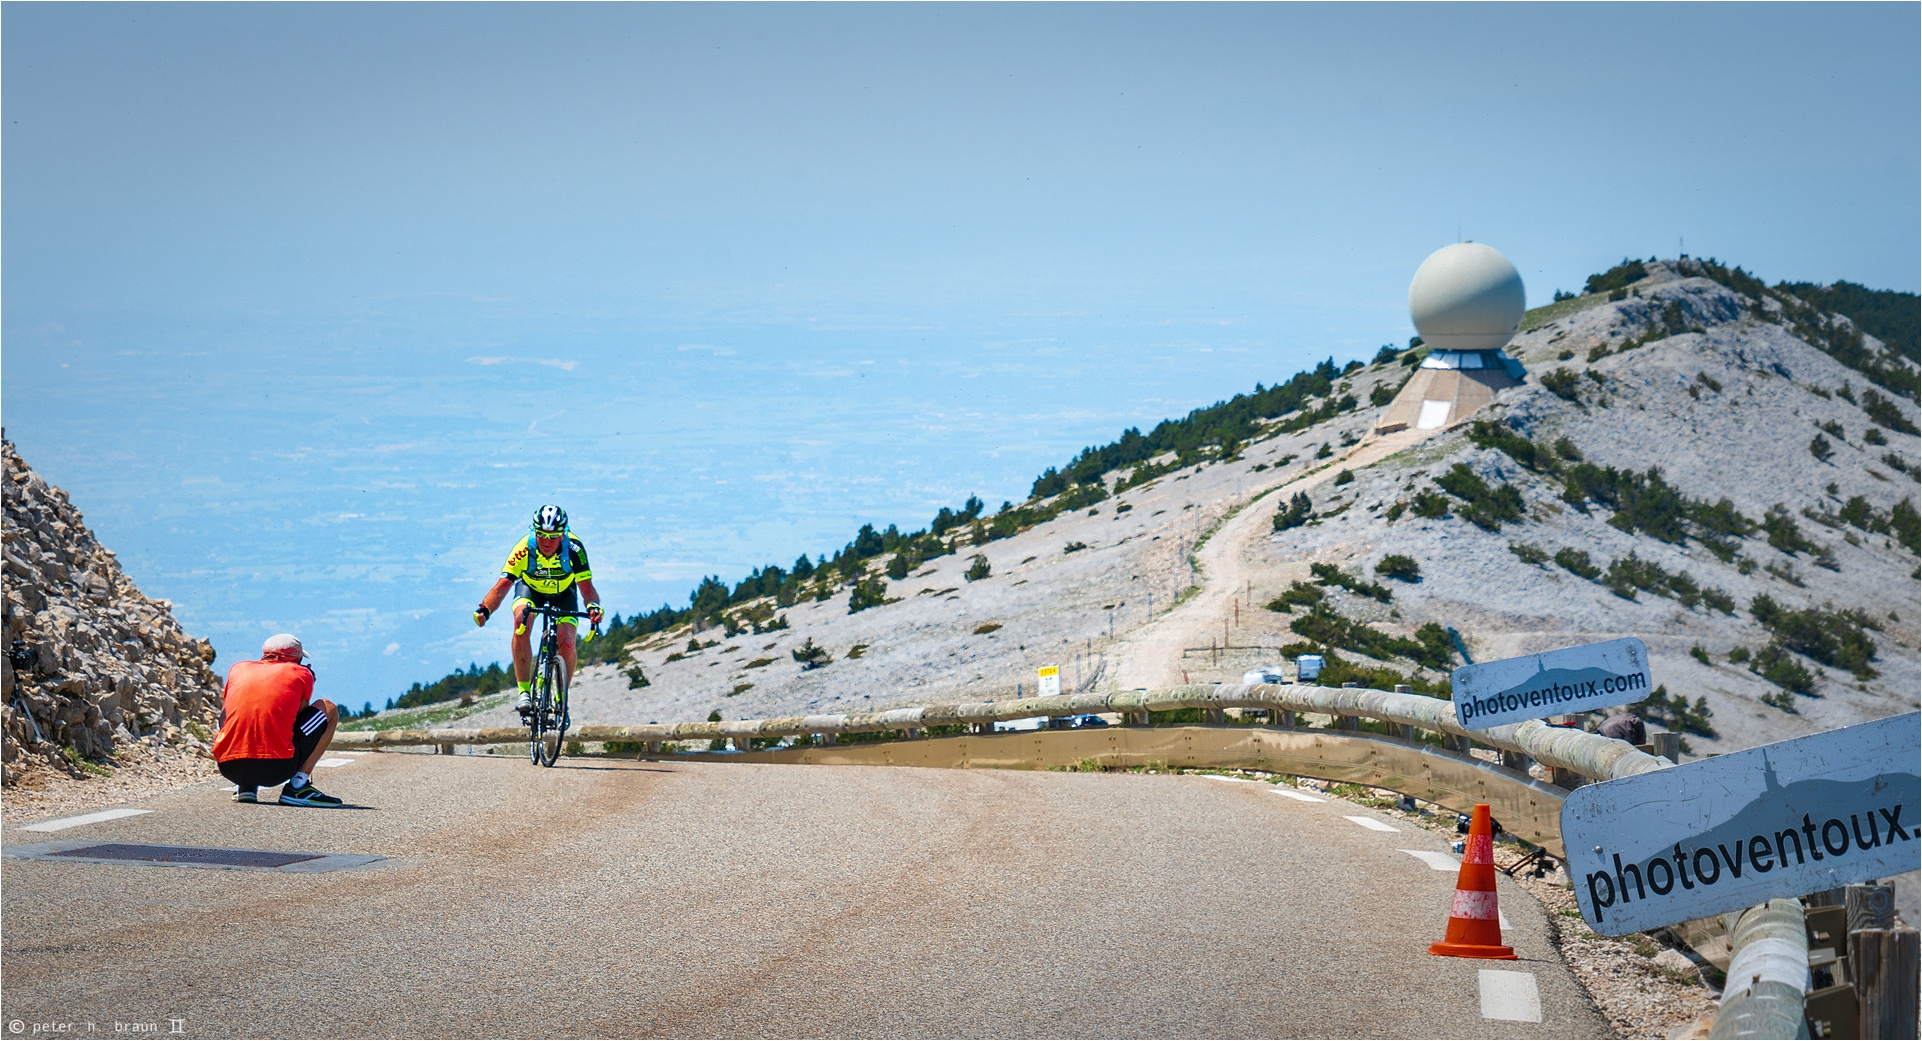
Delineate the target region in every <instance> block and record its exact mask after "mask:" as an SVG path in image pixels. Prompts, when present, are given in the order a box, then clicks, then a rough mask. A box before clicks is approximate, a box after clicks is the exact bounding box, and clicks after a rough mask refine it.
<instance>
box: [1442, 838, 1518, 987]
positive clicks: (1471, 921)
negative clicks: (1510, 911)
mask: <svg viewBox="0 0 1922 1041" xmlns="http://www.w3.org/2000/svg"><path fill="white" fill-rule="evenodd" d="M1428 953H1430V954H1439V955H1442V956H1444V957H1449V958H1497V959H1502V960H1506V961H1513V960H1515V952H1514V950H1513V949H1512V948H1508V947H1503V946H1502V921H1501V913H1500V912H1499V911H1497V910H1496V908H1495V830H1494V828H1493V827H1492V826H1491V825H1490V823H1489V817H1488V804H1487V803H1478V804H1477V805H1476V806H1475V817H1474V819H1473V820H1472V821H1471V822H1470V823H1469V825H1468V842H1467V843H1466V844H1465V845H1464V846H1463V847H1462V873H1461V874H1460V875H1459V876H1458V877H1457V878H1456V880H1455V905H1454V906H1453V907H1452V908H1450V909H1449V911H1448V937H1447V939H1444V940H1443V941H1442V942H1440V943H1434V944H1429V945H1428Z"/></svg>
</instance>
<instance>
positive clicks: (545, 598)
mask: <svg viewBox="0 0 1922 1041" xmlns="http://www.w3.org/2000/svg"><path fill="white" fill-rule="evenodd" d="M580 589H581V587H580V586H572V585H571V586H568V587H567V588H566V589H563V590H561V591H560V592H558V593H543V592H540V591H539V590H535V589H529V588H527V583H525V582H516V583H514V604H515V605H516V606H519V605H520V604H522V603H529V604H533V605H534V606H535V607H552V608H556V609H558V610H562V611H578V610H580V609H581V593H580ZM555 621H556V622H559V623H561V624H563V625H574V626H578V625H579V624H580V623H579V622H577V621H576V620H575V619H572V618H556V619H555Z"/></svg>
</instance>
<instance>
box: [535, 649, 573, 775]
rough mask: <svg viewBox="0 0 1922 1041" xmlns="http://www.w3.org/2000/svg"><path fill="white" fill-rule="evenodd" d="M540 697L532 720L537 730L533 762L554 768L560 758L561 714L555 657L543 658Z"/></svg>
mask: <svg viewBox="0 0 1922 1041" xmlns="http://www.w3.org/2000/svg"><path fill="white" fill-rule="evenodd" d="M540 666H541V671H540V677H539V679H538V680H537V682H538V684H539V686H540V696H539V697H537V698H535V699H534V718H535V719H536V720H538V721H539V724H540V729H539V730H538V731H536V732H535V736H534V761H535V762H537V763H539V764H541V765H542V766H553V765H554V763H555V761H556V760H558V759H560V757H561V734H562V721H561V720H562V711H563V703H562V701H561V699H562V698H563V697H564V696H565V695H564V694H563V693H562V691H561V687H560V684H561V663H560V661H559V659H558V657H557V656H555V655H551V654H550V655H542V657H541V662H540Z"/></svg>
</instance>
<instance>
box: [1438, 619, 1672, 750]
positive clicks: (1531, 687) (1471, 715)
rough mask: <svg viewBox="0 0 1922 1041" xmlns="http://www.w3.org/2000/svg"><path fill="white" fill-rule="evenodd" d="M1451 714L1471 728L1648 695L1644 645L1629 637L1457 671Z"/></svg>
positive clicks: (1627, 701)
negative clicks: (1452, 712) (1453, 708)
mask: <svg viewBox="0 0 1922 1041" xmlns="http://www.w3.org/2000/svg"><path fill="white" fill-rule="evenodd" d="M1454 689H1455V693H1454V698H1455V718H1456V719H1457V720H1460V721H1461V725H1462V726H1465V727H1469V728H1471V729H1474V730H1487V729H1489V728H1490V727H1498V726H1502V725H1503V724H1506V723H1519V722H1521V721H1522V720H1524V719H1540V718H1542V717H1543V716H1553V715H1559V714H1561V713H1564V712H1586V711H1588V710H1589V709H1592V708H1608V707H1610V706H1613V705H1631V704H1634V703H1635V702H1637V701H1641V700H1642V699H1644V698H1646V697H1648V693H1649V691H1650V690H1652V689H1653V686H1652V685H1651V683H1650V681H1649V678H1648V648H1647V647H1644V646H1642V641H1640V640H1637V639H1636V638H1634V637H1633V636H1630V637H1626V638H1624V639H1620V640H1606V641H1604V642H1602V643H1591V644H1586V645H1584V646H1581V647H1565V648H1563V649H1561V650H1559V651H1548V652H1547V653H1544V654H1528V655H1523V656H1522V657H1520V658H1504V659H1502V660H1501V661H1491V662H1484V663H1483V664H1481V665H1464V666H1462V667H1461V668H1459V669H1456V670H1455V676H1454Z"/></svg>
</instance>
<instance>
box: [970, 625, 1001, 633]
mask: <svg viewBox="0 0 1922 1041" xmlns="http://www.w3.org/2000/svg"><path fill="white" fill-rule="evenodd" d="M999 628H1001V623H1000V622H982V623H981V624H980V625H977V626H975V627H974V635H976V636H986V635H988V634H989V633H991V632H994V631H995V630H996V629H999Z"/></svg>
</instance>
